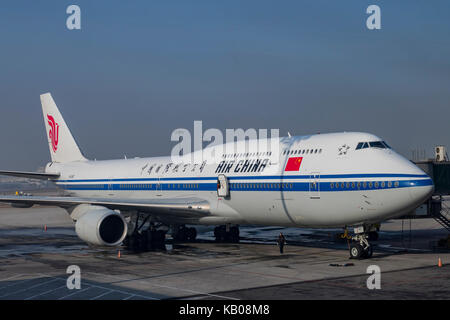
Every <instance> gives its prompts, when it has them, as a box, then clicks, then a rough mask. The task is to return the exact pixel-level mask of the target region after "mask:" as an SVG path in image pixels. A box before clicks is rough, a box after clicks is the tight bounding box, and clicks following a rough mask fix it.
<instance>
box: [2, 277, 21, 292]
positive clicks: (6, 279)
mask: <svg viewBox="0 0 450 320" xmlns="http://www.w3.org/2000/svg"><path fill="white" fill-rule="evenodd" d="M20 276H23V274H16V275H15V276H12V277H9V278H5V279H1V280H0V282H3V281H8V280H10V279H14V278H17V277H20ZM1 288H6V287H1ZM1 288H0V289H1Z"/></svg>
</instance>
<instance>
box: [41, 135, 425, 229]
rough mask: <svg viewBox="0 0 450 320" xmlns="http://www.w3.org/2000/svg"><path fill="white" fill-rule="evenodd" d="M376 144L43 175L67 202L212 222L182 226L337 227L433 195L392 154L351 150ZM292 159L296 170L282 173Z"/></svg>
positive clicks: (329, 141)
mask: <svg viewBox="0 0 450 320" xmlns="http://www.w3.org/2000/svg"><path fill="white" fill-rule="evenodd" d="M376 141H378V142H380V141H381V139H380V138H378V137H376V136H374V135H371V134H367V133H332V134H318V135H311V136H301V137H289V138H287V137H285V138H280V144H279V150H278V151H276V152H275V151H271V152H258V151H256V152H242V153H239V152H228V153H226V152H225V153H224V154H221V155H220V157H221V158H220V161H213V160H212V158H208V157H204V158H203V159H201V160H199V162H194V163H182V164H180V163H174V161H173V159H172V158H171V157H155V158H136V159H128V160H126V159H123V160H108V161H76V162H70V163H64V164H60V163H51V164H49V165H47V167H46V172H47V173H52V172H54V173H60V174H61V176H60V178H59V179H58V180H56V181H55V182H56V184H57V185H58V186H60V187H61V188H63V189H65V190H67V192H68V193H69V194H70V195H73V196H79V197H92V198H120V199H124V198H129V199H154V198H158V199H163V198H172V199H173V198H185V197H197V198H203V199H205V200H207V201H209V203H210V211H211V214H210V215H208V216H205V217H201V218H193V219H192V220H190V221H183V222H186V223H192V224H215V225H217V224H225V223H231V224H260V225H279V226H296V227H343V226H349V225H358V224H363V223H376V222H380V221H383V220H386V219H388V218H391V217H395V216H400V215H403V214H405V213H407V212H409V211H411V210H413V209H414V208H416V207H417V206H419V205H420V204H421V203H422V202H423V201H425V200H426V199H427V198H428V197H429V196H430V195H431V193H432V192H433V183H432V181H431V179H430V178H429V177H428V176H427V175H426V174H425V173H424V172H423V171H422V170H420V169H419V168H418V167H416V166H415V165H414V164H413V163H411V162H410V161H408V160H407V159H405V158H404V157H402V156H400V155H399V154H397V153H396V152H394V151H393V150H392V149H390V148H380V147H370V146H369V145H368V146H369V147H365V148H358V149H357V147H358V145H359V146H361V145H362V144H360V143H366V142H367V143H368V142H376ZM252 143H257V140H254V141H250V144H252ZM211 148H216V149H217V150H222V148H221V146H215V147H211ZM220 152H222V151H220ZM296 157H297V158H299V157H301V158H302V159H301V165H300V166H299V169H298V170H293V171H286V167H287V165H288V162H289V159H290V158H296ZM195 158H196V157H194V159H195ZM219 175H224V176H225V177H226V178H227V180H228V182H229V196H228V197H221V196H218V192H217V188H218V176H219ZM160 218H161V217H160ZM162 220H164V217H162ZM167 222H168V223H176V221H167Z"/></svg>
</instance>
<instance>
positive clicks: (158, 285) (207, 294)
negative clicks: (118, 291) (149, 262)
mask: <svg viewBox="0 0 450 320" xmlns="http://www.w3.org/2000/svg"><path fill="white" fill-rule="evenodd" d="M85 274H86V273H85ZM89 274H92V275H100V276H106V277H110V278H115V279H119V280H120V281H122V282H131V281H136V282H140V283H144V284H146V285H150V286H155V287H160V288H166V289H171V290H177V291H185V292H189V293H195V294H201V295H205V296H210V297H216V298H222V299H229V300H240V299H236V298H232V297H226V296H221V295H217V294H212V293H205V292H200V291H195V290H189V289H182V288H176V287H170V286H163V285H160V284H154V283H149V282H144V280H139V279H123V278H119V277H117V276H111V275H107V274H101V273H94V272H89ZM158 300H160V299H158Z"/></svg>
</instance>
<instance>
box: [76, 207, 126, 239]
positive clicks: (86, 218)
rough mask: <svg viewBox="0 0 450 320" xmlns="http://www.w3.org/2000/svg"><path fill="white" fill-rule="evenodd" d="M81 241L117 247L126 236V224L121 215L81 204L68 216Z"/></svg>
mask: <svg viewBox="0 0 450 320" xmlns="http://www.w3.org/2000/svg"><path fill="white" fill-rule="evenodd" d="M70 216H71V217H72V219H74V220H76V224H75V231H76V233H77V235H78V237H80V239H81V240H83V241H86V242H87V243H89V244H94V245H100V246H117V245H119V244H120V243H121V242H122V241H123V239H125V236H126V235H127V231H128V228H127V223H126V222H125V220H124V218H123V217H122V215H121V214H119V213H117V212H115V211H113V210H110V209H108V208H105V207H101V206H93V205H87V204H82V205H79V206H77V207H76V208H75V209H74V210H73V211H72V213H71V215H70Z"/></svg>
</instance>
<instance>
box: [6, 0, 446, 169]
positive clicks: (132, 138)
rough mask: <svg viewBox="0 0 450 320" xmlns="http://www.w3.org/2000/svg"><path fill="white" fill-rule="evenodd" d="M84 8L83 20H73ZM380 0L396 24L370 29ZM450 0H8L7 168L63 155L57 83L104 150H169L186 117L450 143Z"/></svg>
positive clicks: (80, 132) (75, 121)
mask: <svg viewBox="0 0 450 320" xmlns="http://www.w3.org/2000/svg"><path fill="white" fill-rule="evenodd" d="M70 4H77V5H79V6H80V7H81V10H82V12H81V14H82V30H81V31H69V30H67V29H66V23H65V21H66V18H67V14H66V13H65V11H66V8H67V6H68V5H70ZM370 4H378V5H379V6H380V7H381V10H382V29H381V30H378V31H369V30H368V29H367V28H366V27H365V20H366V18H367V14H366V13H365V10H366V8H367V6H368V5H370ZM449 9H450V2H448V1H432V2H426V1H375V0H374V1H361V0H346V1H320V0H319V1H318V0H311V1H298V0H297V1H261V0H259V1H245V0H241V1H234V0H227V1H206V0H205V1H195V0H193V1H100V0H96V1H61V0H54V1H20V0H19V1H17V0H16V1H12V0H5V1H2V2H1V4H0V39H1V45H0V49H1V50H0V67H1V68H0V70H1V72H0V96H1V100H0V108H1V111H2V113H1V117H0V146H1V147H2V150H3V152H2V155H1V157H0V168H2V169H16V170H20V169H24V170H35V169H36V168H37V167H38V166H40V165H43V164H45V163H46V162H48V161H49V151H48V148H47V144H46V133H45V130H44V123H43V119H42V116H41V110H40V102H39V94H41V93H44V92H49V91H50V92H51V93H52V95H53V97H54V99H55V101H56V103H57V105H58V106H59V107H60V109H61V111H62V113H63V115H64V117H65V118H66V121H67V122H68V124H69V126H70V128H71V130H72V132H73V133H74V135H75V136H76V139H77V140H78V142H79V143H80V146H81V148H82V149H83V150H84V151H85V153H86V155H87V156H88V157H90V158H97V159H107V158H120V157H122V156H123V155H124V154H127V155H128V156H129V157H131V156H153V155H164V154H169V153H170V150H171V148H172V147H173V146H174V143H172V142H170V134H171V132H172V131H173V130H174V129H176V128H180V127H182V128H187V129H192V128H193V121H194V120H203V126H204V129H205V130H206V129H207V128H219V129H222V130H225V129H226V128H245V129H246V128H279V129H280V134H282V135H285V134H286V132H287V131H290V132H291V133H292V134H297V135H303V134H310V133H316V132H332V131H367V132H371V133H374V134H377V135H379V136H381V137H383V138H384V139H385V140H386V141H388V143H390V144H391V145H392V146H393V147H394V148H395V149H396V150H398V151H399V152H401V153H403V154H404V155H406V156H408V157H409V156H411V149H413V148H417V147H419V148H424V149H427V151H428V155H429V156H430V155H431V151H432V147H433V146H434V145H435V144H446V145H447V146H448V147H450V134H449V120H450V103H449V101H450V99H449V98H450V59H449V57H450V43H449V42H450V37H449V36H450V21H449V19H448V14H449V12H450V10H449Z"/></svg>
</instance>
